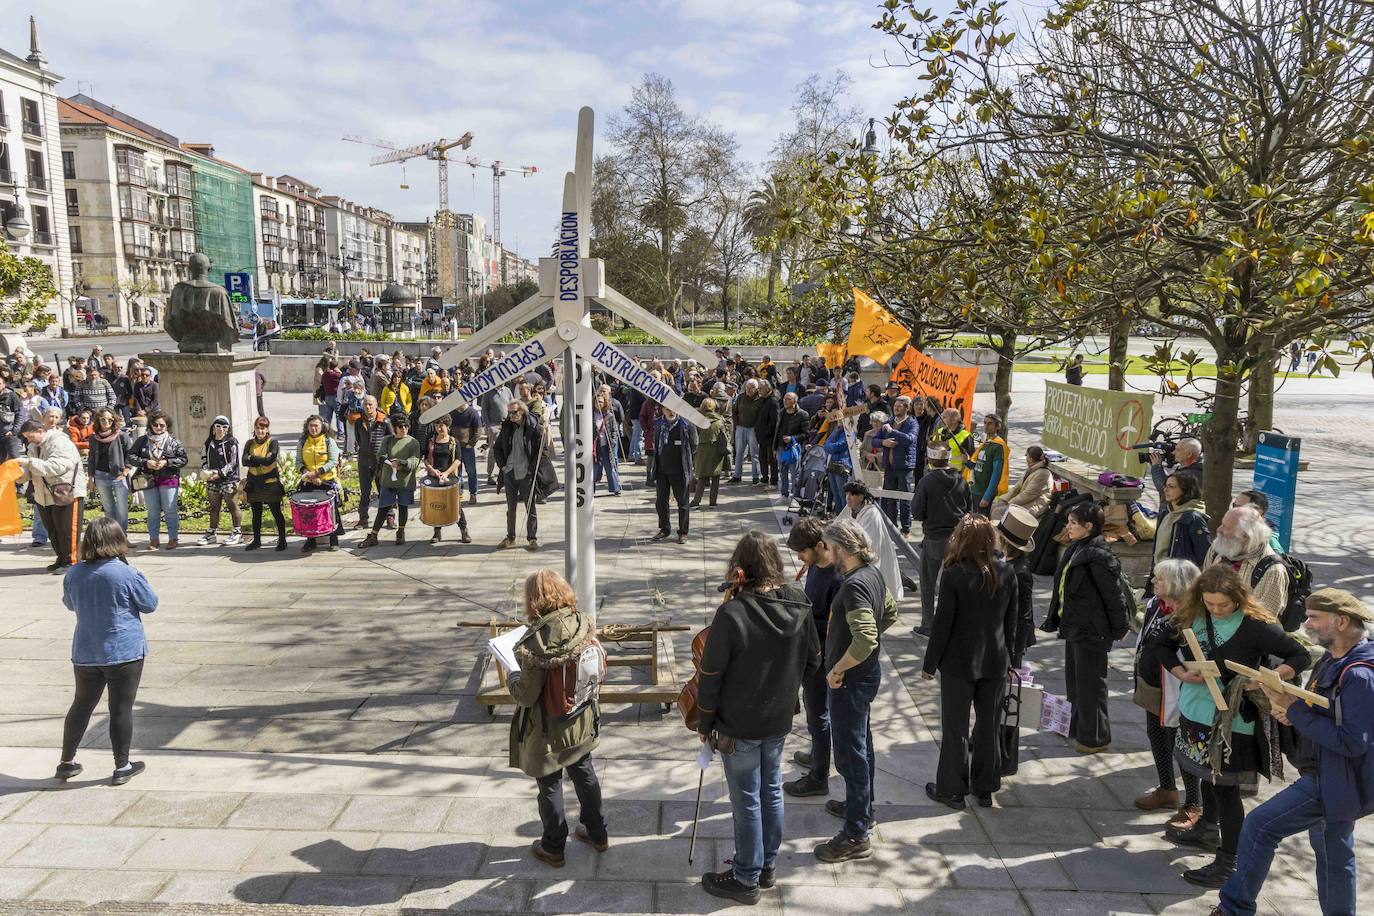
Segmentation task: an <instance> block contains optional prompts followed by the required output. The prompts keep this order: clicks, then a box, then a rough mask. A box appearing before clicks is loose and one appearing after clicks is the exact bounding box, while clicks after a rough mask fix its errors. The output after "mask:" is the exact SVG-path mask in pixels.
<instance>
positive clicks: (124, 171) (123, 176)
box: [115, 165, 148, 188]
mask: <svg viewBox="0 0 1374 916" xmlns="http://www.w3.org/2000/svg"><path fill="white" fill-rule="evenodd" d="M115 180H116V181H118V182H119V183H120V184H131V185H133V186H134V187H136V188H146V187H147V186H148V177H147V176H146V175H145V174H144V173H143V172H141V171H133V170H130V168H129V167H128V166H126V165H120V166H116V167H115Z"/></svg>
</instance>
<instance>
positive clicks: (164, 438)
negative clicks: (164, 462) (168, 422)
mask: <svg viewBox="0 0 1374 916" xmlns="http://www.w3.org/2000/svg"><path fill="white" fill-rule="evenodd" d="M171 438H172V434H171V433H169V432H166V431H163V432H160V433H148V444H149V445H150V446H152V447H153V448H155V449H157V450H158V452H159V453H160V452H161V451H162V450H163V449H165V448H166V447H167V443H168V441H170V440H171Z"/></svg>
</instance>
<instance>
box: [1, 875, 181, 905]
mask: <svg viewBox="0 0 1374 916" xmlns="http://www.w3.org/2000/svg"><path fill="white" fill-rule="evenodd" d="M171 877H172V876H171V874H169V873H168V872H159V871H134V870H131V869H125V868H121V869H119V870H117V871H108V870H105V869H67V870H61V871H54V872H53V873H52V876H51V877H50V878H48V880H47V881H44V882H43V884H42V885H41V886H40V887H38V888H37V889H36V890H34V891H32V892H31V893H30V894H29V897H28V899H29V900H64V901H66V900H70V901H72V902H76V903H84V904H86V905H88V906H89V905H92V904H98V903H105V902H114V901H135V902H145V901H148V900H152V899H153V898H154V897H155V896H157V893H158V891H160V890H161V889H162V887H163V886H164V885H165V884H166V883H167V882H168V881H169V880H170V879H171Z"/></svg>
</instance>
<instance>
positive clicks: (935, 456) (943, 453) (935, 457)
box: [926, 445, 949, 461]
mask: <svg viewBox="0 0 1374 916" xmlns="http://www.w3.org/2000/svg"><path fill="white" fill-rule="evenodd" d="M926 460H927V461H948V460H949V449H947V448H945V447H944V446H940V445H932V446H930V447H929V448H927V449H926Z"/></svg>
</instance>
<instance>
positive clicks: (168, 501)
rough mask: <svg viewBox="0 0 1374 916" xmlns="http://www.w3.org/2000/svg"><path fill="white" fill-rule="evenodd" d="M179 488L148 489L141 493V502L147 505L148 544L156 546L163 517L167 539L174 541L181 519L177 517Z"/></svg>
mask: <svg viewBox="0 0 1374 916" xmlns="http://www.w3.org/2000/svg"><path fill="white" fill-rule="evenodd" d="M180 493H181V487H179V486H178V487H149V488H148V489H146V490H144V491H143V501H144V502H146V503H147V504H148V543H150V544H156V543H157V540H158V539H157V535H158V528H159V525H160V522H161V521H162V519H163V517H164V516H165V517H166V519H167V538H168V539H169V540H172V541H175V540H176V539H177V529H178V528H179V527H180V524H181V519H180V518H179V517H178V516H177V497H178V496H179V495H180Z"/></svg>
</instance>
